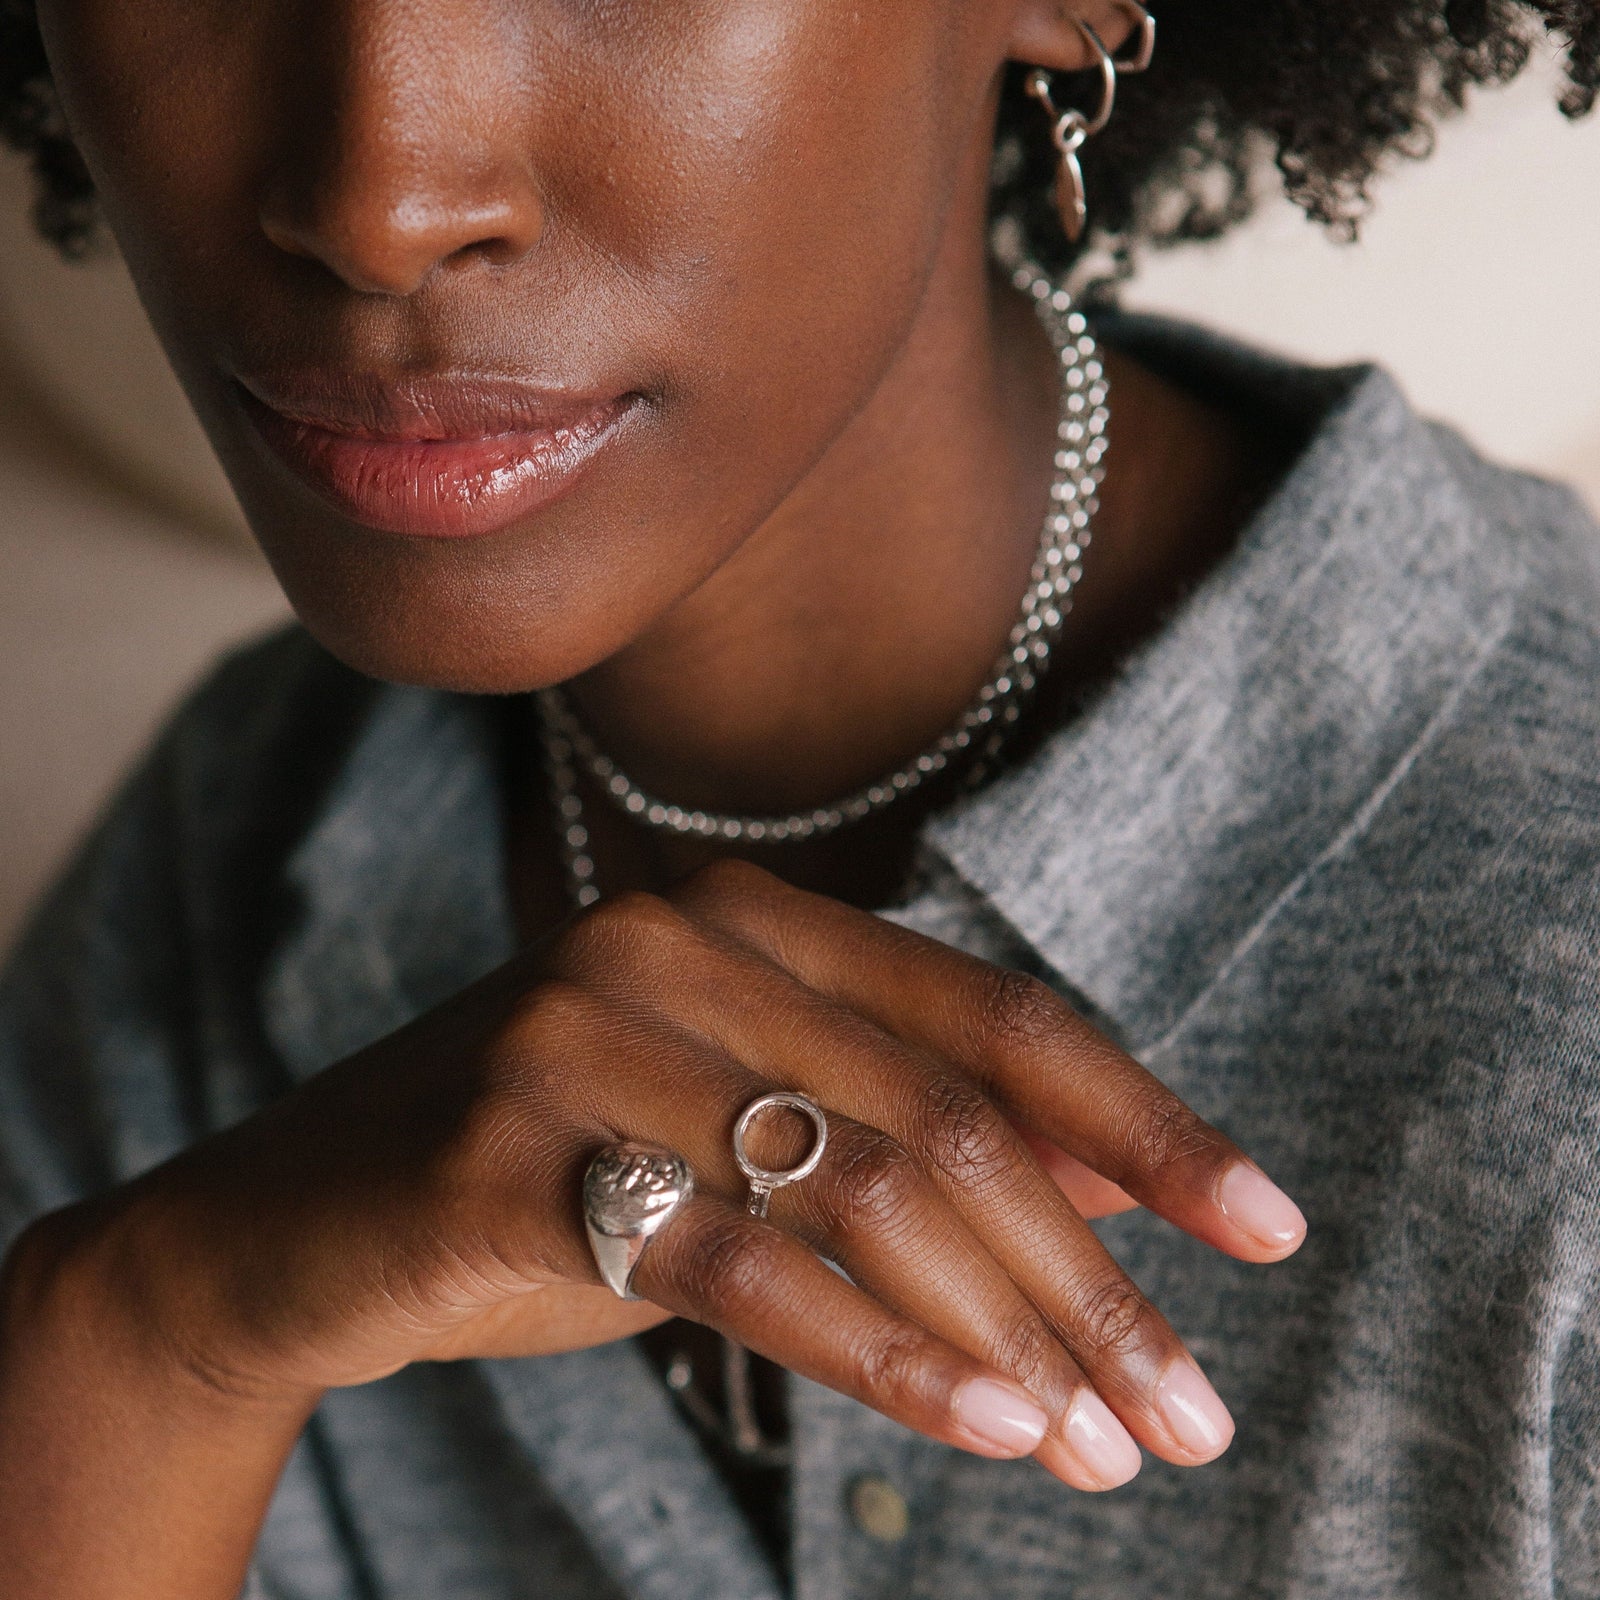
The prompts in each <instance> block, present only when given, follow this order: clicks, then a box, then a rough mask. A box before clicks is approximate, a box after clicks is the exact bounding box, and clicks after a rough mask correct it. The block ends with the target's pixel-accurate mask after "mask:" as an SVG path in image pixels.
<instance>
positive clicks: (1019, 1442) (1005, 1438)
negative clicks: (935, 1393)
mask: <svg viewBox="0 0 1600 1600" xmlns="http://www.w3.org/2000/svg"><path fill="white" fill-rule="evenodd" d="M955 1411H956V1418H957V1420H958V1421H959V1422H960V1423H961V1426H962V1427H963V1428H965V1429H966V1430H967V1432H968V1433H970V1434H971V1435H972V1436H973V1437H974V1438H975V1439H978V1440H980V1441H981V1442H982V1443H984V1444H986V1445H988V1446H989V1447H990V1448H991V1449H992V1450H993V1451H994V1452H995V1454H996V1455H1002V1456H1025V1455H1028V1454H1030V1453H1031V1452H1032V1451H1033V1450H1034V1449H1036V1448H1037V1446H1038V1443H1039V1441H1040V1440H1041V1439H1042V1438H1044V1430H1045V1428H1046V1427H1047V1426H1048V1425H1049V1421H1050V1419H1049V1418H1048V1417H1047V1416H1046V1415H1045V1414H1044V1412H1042V1411H1041V1410H1040V1409H1039V1407H1038V1406H1037V1405H1035V1404H1034V1402H1033V1401H1032V1400H1030V1399H1029V1398H1028V1396H1027V1395H1026V1394H1025V1393H1024V1392H1023V1391H1022V1390H1021V1389H1017V1388H1013V1387H1012V1385H1011V1384H1009V1383H999V1382H996V1380H995V1379H993V1378H974V1379H973V1380H972V1381H971V1382H970V1383H966V1384H963V1385H962V1387H961V1389H960V1390H959V1391H958V1392H957V1394H956V1405H955Z"/></svg>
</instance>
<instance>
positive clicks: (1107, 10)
mask: <svg viewBox="0 0 1600 1600" xmlns="http://www.w3.org/2000/svg"><path fill="white" fill-rule="evenodd" d="M1080 22H1087V23H1088V24H1089V26H1090V27H1091V28H1093V29H1094V31H1095V32H1096V33H1098V34H1099V35H1100V38H1101V41H1102V42H1103V43H1104V44H1105V47H1106V49H1107V50H1110V51H1112V52H1113V53H1115V52H1116V51H1117V50H1119V49H1121V47H1122V45H1123V44H1124V43H1125V42H1126V40H1127V39H1128V37H1129V36H1130V35H1131V34H1132V32H1133V30H1134V26H1135V16H1134V12H1133V9H1132V8H1131V7H1130V6H1127V5H1123V4H1119V3H1118V0H1018V4H1017V8H1016V17H1015V20H1014V21H1013V23H1012V27H1011V39H1010V42H1009V45H1008V46H1007V49H1006V55H1007V56H1008V57H1009V58H1010V59H1011V60H1013V61H1025V62H1027V64H1028V65H1029V66H1033V67H1048V68H1049V69H1050V70H1051V71H1052V72H1082V71H1083V70H1084V69H1085V68H1087V67H1092V66H1093V65H1094V60H1095V57H1094V51H1093V50H1092V49H1091V47H1090V45H1089V41H1088V40H1087V39H1086V38H1084V36H1083V30H1082V29H1081V28H1079V26H1078V24H1079V23H1080Z"/></svg>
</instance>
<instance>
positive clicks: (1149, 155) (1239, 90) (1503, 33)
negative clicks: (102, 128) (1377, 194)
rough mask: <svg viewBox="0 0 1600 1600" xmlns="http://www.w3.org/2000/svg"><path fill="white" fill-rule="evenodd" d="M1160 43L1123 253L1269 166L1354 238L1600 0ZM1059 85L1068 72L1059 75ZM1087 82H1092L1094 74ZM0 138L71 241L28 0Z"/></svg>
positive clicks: (1203, 33) (91, 220)
mask: <svg viewBox="0 0 1600 1600" xmlns="http://www.w3.org/2000/svg"><path fill="white" fill-rule="evenodd" d="M1152 9H1153V10H1155V11H1156V12H1157V13H1158V17H1159V25H1160V48H1159V49H1158V51H1157V54H1156V61H1155V64H1154V65H1153V66H1152V67H1151V69H1150V71H1149V72H1148V73H1146V74H1144V75H1143V76H1141V77H1127V78H1125V79H1124V80H1123V84H1122V87H1121V89H1120V90H1119V94H1118V112H1117V116H1116V118H1115V119H1114V120H1113V121H1112V123H1111V125H1110V127H1108V128H1107V129H1106V131H1105V132H1104V133H1103V134H1102V135H1101V136H1100V137H1099V138H1097V139H1095V140H1093V141H1091V143H1090V144H1089V145H1088V146H1086V147H1085V150H1084V154H1083V165H1084V171H1085V176H1086V178H1087V181H1088V185H1089V192H1090V194H1091V196H1092V201H1093V212H1092V220H1093V223H1094V225H1095V229H1096V230H1097V234H1098V237H1099V238H1100V239H1101V240H1102V241H1104V242H1105V243H1106V244H1108V245H1109V247H1110V249H1111V251H1112V253H1113V255H1114V256H1115V257H1117V258H1118V259H1120V260H1121V261H1123V262H1124V263H1125V262H1126V259H1127V255H1128V252H1129V250H1130V249H1131V248H1132V247H1133V246H1134V245H1137V244H1139V243H1153V244H1163V243H1173V242H1177V241H1180V240H1185V239H1205V238H1213V237H1215V236H1216V235H1218V234H1220V233H1222V232H1224V231H1225V230H1226V229H1228V228H1229V227H1231V226H1232V225H1233V224H1234V223H1236V222H1238V221H1240V220H1241V219H1242V218H1244V217H1245V216H1247V215H1248V214H1249V212H1250V210H1251V209H1252V207H1253V205H1254V203H1255V201H1256V199H1257V197H1258V193H1259V190H1260V184H1259V182H1258V181H1257V180H1258V177H1259V175H1260V174H1261V173H1262V172H1263V171H1265V170H1266V169H1267V168H1268V167H1269V166H1271V165H1273V164H1275V165H1276V167H1277V169H1278V171H1279V173H1280V174H1281V175H1282V178H1283V183H1284V187H1285V189H1286V190H1287V192H1288V195H1289V197H1290V198H1291V199H1292V200H1294V201H1295V202H1296V203H1297V204H1298V205H1300V206H1301V207H1302V208H1303V209H1304V210H1305V211H1306V212H1307V213H1308V214H1309V215H1310V216H1311V217H1313V218H1315V219H1316V220H1317V221H1319V222H1322V223H1324V224H1326V225H1327V226H1329V227H1330V228H1333V229H1334V230H1336V231H1338V232H1340V233H1342V234H1344V235H1346V236H1350V237H1353V236H1354V234H1355V232H1356V229H1357V227H1358V225H1359V222H1360V219H1361V216H1362V214H1363V212H1364V211H1365V209H1366V207H1367V204H1368V190H1369V185H1370V183H1371V181H1372V179H1373V177H1374V176H1375V175H1376V173H1377V172H1378V171H1379V170H1380V168H1381V167H1382V166H1383V164H1384V162H1385V160H1386V159H1387V158H1388V157H1389V156H1390V155H1391V154H1398V155H1401V156H1410V157H1417V156H1422V155H1426V154H1427V152H1428V151H1429V149H1431V147H1432V143H1433V132H1434V126H1435V124H1436V122H1437V121H1438V119H1439V118H1440V117H1442V116H1444V115H1447V114H1448V113H1450V112H1451V111H1453V110H1455V109H1457V108H1459V107H1460V106H1461V105H1462V103H1463V101H1464V100H1465V97H1466V94H1467V91H1468V89H1470V88H1471V87H1472V86H1473V85H1475V84H1493V83H1505V82H1508V81H1509V80H1510V79H1512V78H1514V77H1515V76H1516V75H1517V74H1518V73H1519V72H1520V71H1521V70H1522V68H1523V67H1524V66H1525V65H1526V64H1527V62H1528V59H1529V57H1530V55H1531V54H1532V52H1533V50H1534V48H1535V46H1536V45H1537V44H1538V43H1539V42H1540V39H1541V36H1543V37H1547V38H1549V39H1551V40H1553V41H1554V42H1555V44H1556V46H1557V47H1558V49H1559V50H1560V51H1561V53H1562V55H1563V57H1564V62H1565V71H1566V79H1565V85H1564V88H1563V90H1562V94H1561V109H1562V110H1563V111H1564V112H1565V113H1566V114H1567V115H1568V116H1569V117H1578V116H1582V115H1583V114H1585V113H1586V112H1588V111H1590V110H1591V109H1592V108H1593V106H1594V101H1595V95H1596V92H1597V90H1600V0H1155V4H1154V5H1153V7H1152ZM1064 87H1067V86H1064ZM1090 92H1091V93H1092V90H1091V91H1090ZM1045 134H1046V130H1045V124H1044V121H1043V114H1042V112H1041V111H1040V110H1039V108H1038V106H1037V105H1036V104H1035V103H1034V102H1033V101H1031V100H1030V99H1029V98H1028V97H1027V95H1026V94H1025V92H1024V90H1023V72H1022V70H1021V69H1018V70H1017V71H1015V72H1013V73H1012V74H1011V75H1010V77H1009V78H1008V80H1007V83H1006V87H1005V94H1004V98H1003V101H1002V106H1001V111H1000V128H999V135H1000V144H1001V147H1002V149H1006V150H1009V151H1010V152H1011V157H1012V158H1011V159H1010V160H1009V161H1002V162H1000V163H997V168H996V178H995V190H994V205H995V210H996V212H997V214H1007V215H1010V216H1013V217H1015V218H1016V219H1017V220H1018V222H1019V223H1020V224H1021V225H1022V227H1023V230H1024V233H1025V235H1026V238H1027V242H1028V246H1029V248H1030V250H1031V251H1032V253H1033V254H1035V255H1036V256H1037V257H1038V258H1039V259H1040V260H1041V261H1042V262H1043V264H1044V265H1045V266H1047V267H1049V268H1051V269H1053V270H1057V271H1060V270H1064V269H1066V268H1067V267H1068V266H1069V265H1070V263H1071V260H1072V258H1073V255H1074V251H1073V250H1072V248H1071V247H1070V246H1069V245H1068V244H1067V241H1066V239H1065V238H1064V237H1063V235H1062V233H1061V228H1060V224H1059V220H1058V218H1057V216H1056V213H1055V208H1054V204H1053V199H1052V180H1053V176H1054V162H1055V156H1054V152H1053V150H1052V148H1051V146H1050V144H1049V141H1048V138H1047V137H1046V136H1045ZM0 137H3V138H4V139H5V140H6V141H7V142H8V143H9V144H11V145H12V146H13V147H14V148H16V149H17V150H19V151H22V152H24V153H25V154H27V155H28V156H30V157H31V158H32V162H33V169H34V173H35V175H36V179H37V184H38V188H37V197H36V201H35V210H34V215H35V220H36V222H37V225H38V228H39V231H40V232H41V233H42V234H43V235H44V236H45V237H46V238H47V239H50V240H51V241H53V242H54V243H55V244H56V246H57V247H58V248H59V249H60V250H62V252H63V253H65V254H67V255H69V256H71V255H81V254H83V253H84V252H85V251H86V250H87V249H88V248H89V246H90V245H91V243H92V242H93V240H94V236H95V227H96V217H95V205H94V184H93V181H92V180H91V179H90V176H89V173H88V169H87V168H86V167H85V166H84V164H83V160H82V158H81V157H80V156H79V154H78V151H77V149H76V147H75V146H74V145H73V143H72V139H71V136H70V134H69V133H68V131H67V127H66V124H65V122H64V120H63V118H62V115H61V110H60V107H59V105H58V103H57V101H56V97H55V94H54V91H53V88H52V85H51V81H50V70H49V65H48V63H47V61H46V59H45V54H44V45H43V42H42V41H41V39H40V37H39V26H38V20H37V17H36V14H35V9H34V0H0Z"/></svg>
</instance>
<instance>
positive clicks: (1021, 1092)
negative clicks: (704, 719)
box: [675, 863, 1305, 1261]
mask: <svg viewBox="0 0 1600 1600" xmlns="http://www.w3.org/2000/svg"><path fill="white" fill-rule="evenodd" d="M724 865H725V867H727V868H728V870H722V871H719V872H718V873H717V874H702V875H697V876H696V878H695V879H694V880H690V882H688V883H687V884H686V885H685V886H684V887H683V888H682V890H681V891H675V893H677V894H679V895H680V896H681V900H682V903H683V904H684V905H685V906H686V908H688V909H690V910H691V911H692V913H693V914H694V915H695V916H697V917H699V918H701V919H703V920H704V921H705V922H706V923H707V924H708V925H710V926H712V927H716V928H718V929H720V930H722V931H723V932H725V933H727V934H729V935H731V936H732V937H735V938H738V939H739V940H741V941H743V942H745V943H746V944H748V945H749V946H751V947H752V948H754V949H757V950H759V951H761V952H762V953H763V954H765V955H766V956H767V957H768V958H769V959H770V960H772V961H774V962H776V963H778V964H779V965H781V966H782V967H784V968H785V969H786V970H787V971H789V972H791V973H792V974H794V975H795V976H796V977H797V978H799V979H800V980H801V981H802V982H803V983H805V984H807V985H809V986H810V987H812V988H814V989H816V990H818V991H819V992H821V993H823V994H825V995H828V996H829V997H831V998H833V999H834V1000H836V1001H838V1002H839V1003H841V1004H843V1005H845V1006H848V1007H850V1008H852V1009H854V1010H857V1011H859V1012H860V1013H861V1014H862V1015H864V1016H867V1017H869V1018H871V1019H872V1020H873V1021H874V1022H876V1023H877V1024H878V1025H879V1026H880V1027H882V1028H883V1029H885V1030H886V1031H887V1032H889V1033H891V1034H894V1035H895V1036H897V1037H898V1038H900V1039H902V1040H904V1041H906V1042H907V1043H910V1044H914V1045H917V1046H919V1047H920V1048H922V1049H925V1050H928V1051H930V1052H932V1053H934V1054H936V1055H938V1056H940V1057H942V1058H944V1059H946V1060H948V1061H952V1062H955V1063H956V1064H958V1065H960V1066H961V1067H962V1068H963V1069H965V1070H966V1071H968V1072H970V1073H971V1074H972V1075H973V1076H974V1078H975V1079H976V1080H977V1081H978V1082H979V1083H981V1084H982V1085H983V1086H984V1087H985V1088H986V1089H988V1090H989V1092H990V1093H992V1094H993V1095H994V1096H995V1098H996V1099H997V1100H998V1101H999V1102H1000V1103H1001V1104H1002V1105H1004V1106H1005V1107H1006V1109H1007V1110H1008V1111H1010V1112H1012V1113H1013V1114H1014V1115H1016V1116H1017V1117H1018V1119H1019V1120H1021V1121H1022V1122H1024V1123H1026V1124H1027V1125H1028V1126H1030V1127H1031V1128H1033V1129H1034V1130H1035V1131H1036V1132H1038V1133H1039V1134H1041V1135H1042V1136H1043V1137H1044V1138H1046V1139H1047V1140H1049V1141H1050V1142H1051V1143H1053V1144H1054V1145H1056V1146H1057V1147H1058V1148H1060V1149H1061V1150H1063V1151H1065V1152H1066V1153H1067V1154H1068V1155H1070V1156H1073V1157H1075V1158H1076V1159H1078V1160H1079V1161H1082V1162H1083V1163H1084V1164H1085V1165H1087V1166H1089V1167H1090V1168H1092V1169H1093V1170H1094V1171H1095V1172H1097V1173H1099V1174H1100V1175H1101V1176H1102V1177H1104V1178H1107V1179H1109V1180H1110V1181H1111V1182H1112V1183H1113V1184H1115V1185H1117V1186H1118V1187H1119V1188H1121V1189H1122V1190H1124V1191H1125V1192H1126V1193H1127V1194H1129V1195H1131V1196H1132V1197H1133V1198H1134V1199H1135V1200H1136V1201H1138V1202H1139V1204H1141V1205H1144V1206H1148V1207H1149V1208H1150V1209H1151V1210H1152V1211H1154V1212H1156V1213H1157V1214H1158V1215H1160V1216H1162V1217H1165V1218H1166V1219H1167V1220H1168V1221H1170V1222H1172V1223H1174V1224H1176V1225H1177V1226H1178V1227H1181V1228H1183V1229H1184V1230H1185V1231H1186V1232H1189V1233H1192V1234H1194V1235H1195V1236H1196V1237H1197V1238H1200V1239H1203V1240H1205V1241H1206V1242H1207V1243H1209V1244H1212V1245H1214V1246H1216V1247H1217V1248H1218V1249H1221V1250H1225V1251H1227V1252H1228V1253H1229V1254H1230V1255H1236V1256H1240V1257H1242V1258H1244V1259H1246V1260H1250V1261H1277V1260H1281V1259H1282V1258H1283V1257H1285V1256H1287V1255H1289V1254H1291V1253H1292V1252H1293V1251H1295V1250H1296V1249H1298V1248H1299V1246H1300V1244H1301V1242H1302V1240H1303V1239H1304V1237H1305V1219H1304V1217H1303V1216H1302V1215H1301V1213H1300V1210H1299V1208H1298V1207H1297V1206H1296V1205H1295V1204H1294V1202H1293V1201H1292V1200H1291V1199H1289V1197H1288V1196H1287V1195H1285V1194H1284V1193H1283V1191H1282V1190H1280V1189H1279V1188H1278V1187H1277V1186H1276V1185H1275V1184H1273V1183H1272V1182H1271V1181H1270V1179H1268V1178H1267V1177H1266V1175H1265V1174H1264V1173H1263V1172H1262V1171H1261V1169H1260V1168H1259V1167H1258V1166H1256V1164H1255V1163H1254V1162H1252V1161H1250V1160H1249V1159H1248V1158H1247V1157H1246V1156H1245V1155H1244V1154H1243V1152H1241V1151H1240V1150H1239V1149H1238V1147H1237V1146H1236V1145H1234V1144H1233V1142H1232V1141H1231V1140H1229V1139H1228V1138H1227V1137H1225V1136H1224V1135H1223V1134H1221V1133H1219V1132H1218V1131H1217V1130H1216V1129H1215V1128H1213V1127H1211V1126H1210V1124H1208V1123H1207V1122H1205V1121H1204V1120H1203V1119H1202V1118H1201V1117H1199V1116H1197V1115H1196V1114H1195V1113H1194V1112H1193V1111H1191V1110H1190V1109H1189V1107H1188V1106H1187V1105H1185V1104H1184V1102H1183V1101H1182V1100H1181V1099H1179V1098H1178V1096H1176V1095H1174V1094H1173V1093H1172V1092H1171V1091H1170V1090H1169V1089H1167V1088H1166V1086H1165V1085H1164V1084H1162V1083H1161V1082H1160V1080H1159V1079H1157V1078H1156V1077H1154V1076H1153V1075H1152V1074H1150V1073H1149V1072H1147V1071H1145V1069H1144V1068H1143V1067H1141V1066H1140V1065H1139V1063H1138V1062H1136V1061H1135V1060H1133V1058H1132V1057H1131V1056H1129V1055H1128V1054H1127V1053H1126V1052H1124V1051H1123V1050H1121V1049H1119V1048H1118V1047H1117V1046H1116V1045H1115V1044H1113V1043H1112V1042H1111V1041H1110V1040H1109V1039H1107V1038H1106V1037H1105V1036H1104V1035H1103V1034H1101V1033H1099V1032H1098V1031H1097V1030H1096V1029H1094V1028H1093V1027H1091V1026H1090V1025H1089V1024H1088V1023H1087V1022H1085V1021H1084V1020H1083V1019H1082V1018H1081V1017H1079V1016H1078V1014H1077V1013H1076V1012H1075V1011H1073V1009H1072V1008H1071V1007H1070V1006H1069V1005H1068V1004H1067V1003H1066V1002H1065V1001H1064V1000H1062V999H1061V998H1060V997H1059V996H1058V995H1056V994H1055V993H1054V991H1052V990H1051V989H1050V988H1049V986H1048V985H1046V984H1044V983H1042V982H1040V981H1039V980H1038V979H1035V978H1030V977H1027V976H1025V975H1023V974H1021V973H1016V972H1008V971H1005V970H1003V969H1000V968H997V967H994V966H991V965H990V964H989V963H987V962H983V961H979V960H978V959H977V958H975V957H973V956H969V955H966V954H965V953H964V952H962V951H959V950H954V949H952V948H951V947H950V946H948V945H944V944H940V943H939V942H938V941H936V940H933V939H928V938H925V937H923V936H922V935H920V934H916V933H913V932H911V931H910V930H908V929H904V928H900V927H897V926H895V925H894V924H892V923H888V922H885V921H884V920H883V919H882V918H879V917H874V916H871V915H869V914H868V913H866V912H862V911H857V910H855V909H854V908H852V907H849V906H845V905H842V904H840V903H839V902H837V901H834V900H830V899H828V898H826V897H825V896H820V895H812V894H807V893H806V892H805V891H803V890H799V889H795V888H793V887H791V886H790V885H787V884H783V883H780V882H779V881H778V880H777V879H774V878H771V877H770V876H769V875H768V874H765V873H761V872H759V870H758V869H755V868H746V867H743V866H742V865H741V864H736V863H735V864H724Z"/></svg>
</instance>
